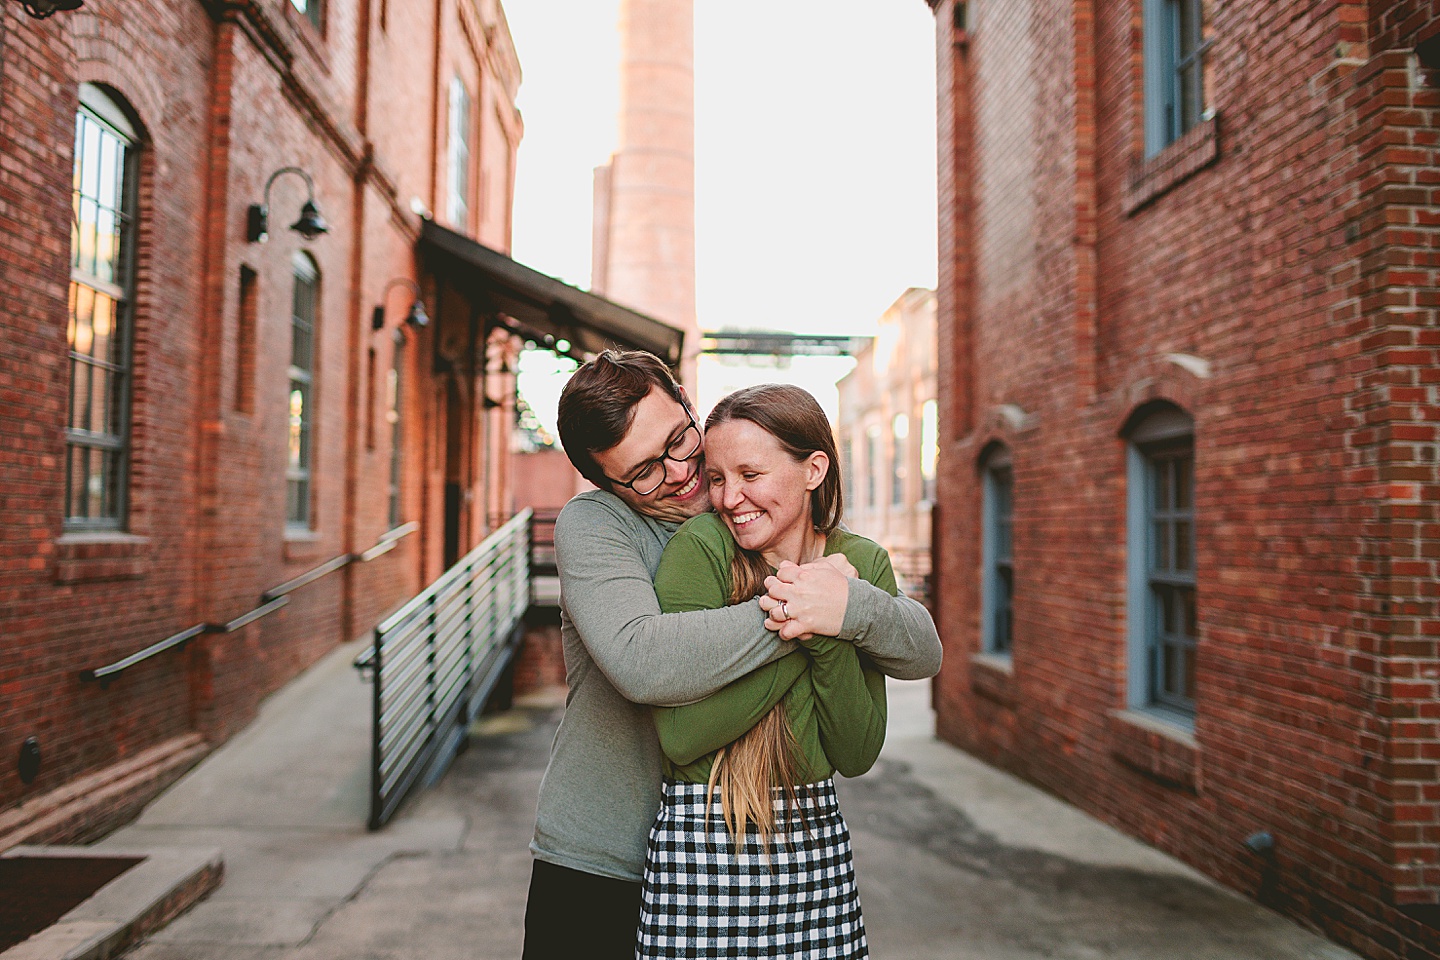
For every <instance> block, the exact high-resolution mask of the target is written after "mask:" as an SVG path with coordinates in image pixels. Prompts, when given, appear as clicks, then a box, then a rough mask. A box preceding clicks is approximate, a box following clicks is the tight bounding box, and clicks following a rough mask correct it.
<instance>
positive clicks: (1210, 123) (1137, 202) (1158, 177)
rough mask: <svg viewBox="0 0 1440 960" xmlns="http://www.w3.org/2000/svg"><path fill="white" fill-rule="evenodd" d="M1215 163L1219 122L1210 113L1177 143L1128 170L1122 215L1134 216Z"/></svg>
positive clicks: (1217, 151)
mask: <svg viewBox="0 0 1440 960" xmlns="http://www.w3.org/2000/svg"><path fill="white" fill-rule="evenodd" d="M1219 159H1220V118H1219V117H1217V116H1216V115H1214V114H1213V113H1212V114H1211V115H1210V117H1209V119H1206V120H1202V121H1200V122H1199V123H1197V124H1196V125H1195V126H1193V127H1191V128H1190V129H1189V130H1187V131H1186V132H1185V135H1184V136H1182V137H1181V138H1180V139H1179V140H1176V141H1175V142H1174V143H1172V144H1170V145H1169V146H1168V147H1166V148H1165V149H1164V150H1161V151H1160V152H1159V153H1157V154H1155V156H1153V157H1151V158H1150V159H1148V160H1144V161H1142V162H1140V163H1136V164H1134V165H1133V166H1132V167H1131V169H1130V179H1129V180H1128V181H1127V182H1126V184H1125V195H1124V197H1123V199H1122V203H1123V204H1124V207H1125V215H1126V216H1130V215H1132V214H1134V213H1135V212H1136V211H1137V210H1139V209H1140V208H1141V207H1143V206H1145V205H1146V204H1147V203H1150V202H1151V201H1152V200H1154V199H1156V198H1157V197H1160V196H1162V195H1163V194H1165V193H1168V192H1169V191H1170V190H1172V189H1173V188H1174V187H1176V186H1178V185H1179V184H1181V183H1183V182H1184V181H1186V180H1188V179H1190V177H1192V176H1194V175H1195V174H1196V173H1199V172H1200V171H1201V170H1203V169H1205V168H1206V167H1208V166H1210V165H1211V164H1212V163H1214V162H1215V161H1217V160H1219Z"/></svg>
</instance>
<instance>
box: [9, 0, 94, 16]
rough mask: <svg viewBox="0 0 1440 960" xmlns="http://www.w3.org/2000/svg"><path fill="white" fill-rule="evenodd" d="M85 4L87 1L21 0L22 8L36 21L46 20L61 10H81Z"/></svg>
mask: <svg viewBox="0 0 1440 960" xmlns="http://www.w3.org/2000/svg"><path fill="white" fill-rule="evenodd" d="M84 2H85V0H20V6H22V7H24V8H25V12H26V13H28V14H30V16H32V17H34V18H35V19H36V20H44V19H45V18H46V17H48V16H50V15H51V14H53V13H57V12H59V11H61V10H79V9H80V7H81V5H82V4H83V3H84Z"/></svg>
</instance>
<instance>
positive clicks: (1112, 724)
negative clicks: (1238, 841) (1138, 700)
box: [1106, 710, 1200, 793]
mask: <svg viewBox="0 0 1440 960" xmlns="http://www.w3.org/2000/svg"><path fill="white" fill-rule="evenodd" d="M1106 726H1107V731H1106V732H1107V733H1108V735H1109V741H1110V754H1111V756H1113V757H1115V759H1117V760H1119V761H1120V762H1121V763H1123V764H1125V765H1126V766H1127V767H1130V768H1131V769H1132V770H1136V771H1138V772H1139V773H1142V774H1144V775H1145V776H1147V777H1150V778H1151V779H1153V780H1158V781H1159V782H1161V783H1163V784H1166V785H1167V786H1171V787H1178V788H1180V789H1184V790H1188V791H1190V792H1191V793H1196V792H1198V791H1199V783H1200V774H1199V769H1200V745H1199V744H1198V743H1197V742H1196V740H1195V734H1194V732H1193V731H1191V730H1187V729H1186V728H1185V727H1183V726H1181V725H1180V723H1178V722H1174V721H1171V720H1168V719H1166V718H1164V717H1161V716H1160V715H1159V714H1155V713H1147V712H1142V711H1140V710H1117V711H1115V712H1113V713H1111V714H1110V716H1109V718H1108V720H1107V724H1106Z"/></svg>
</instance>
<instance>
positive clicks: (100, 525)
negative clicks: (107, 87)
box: [65, 83, 139, 530]
mask: <svg viewBox="0 0 1440 960" xmlns="http://www.w3.org/2000/svg"><path fill="white" fill-rule="evenodd" d="M138 143H139V136H138V134H137V133H136V131H135V128H134V126H133V125H132V124H131V122H130V120H129V119H128V117H127V116H126V113H125V111H124V110H123V109H122V108H121V106H120V105H119V104H118V103H116V102H115V100H114V99H113V98H111V97H110V96H109V95H108V94H107V93H106V92H105V91H103V90H101V89H100V88H99V87H96V86H93V85H91V84H88V83H85V84H81V85H80V109H79V111H78V112H77V113H76V116H75V166H74V177H73V180H72V184H73V186H72V190H71V221H70V319H69V325H68V328H67V334H66V338H67V340H68V341H69V347H70V405H69V414H68V417H67V420H66V430H65V441H66V442H65V526H66V528H68V529H98V530H119V529H123V528H124V526H125V522H126V516H127V512H128V511H127V507H128V491H127V489H126V481H127V473H128V470H129V460H130V356H131V351H130V340H131V335H132V332H133V331H132V321H131V315H132V312H133V304H134V285H135V275H134V273H135V236H136V229H135V217H136V206H137V202H138V200H137V198H138V190H137V189H136V180H137V169H138V164H137V162H136V155H137V146H138Z"/></svg>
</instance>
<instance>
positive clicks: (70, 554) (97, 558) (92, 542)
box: [53, 531, 150, 583]
mask: <svg viewBox="0 0 1440 960" xmlns="http://www.w3.org/2000/svg"><path fill="white" fill-rule="evenodd" d="M149 572H150V538H149V537H137V536H135V535H134V534H129V533H103V532H98V531H97V532H93V533H92V532H85V531H76V532H73V533H66V534H62V535H61V536H60V537H59V539H57V540H56V541H55V567H54V570H53V574H54V579H55V582H56V583H96V582H99V581H104V580H139V579H140V578H142V577H144V576H145V575H146V574H147V573H149Z"/></svg>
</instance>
